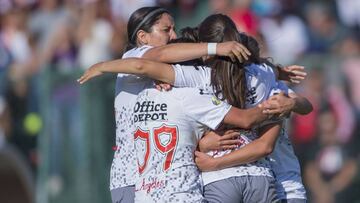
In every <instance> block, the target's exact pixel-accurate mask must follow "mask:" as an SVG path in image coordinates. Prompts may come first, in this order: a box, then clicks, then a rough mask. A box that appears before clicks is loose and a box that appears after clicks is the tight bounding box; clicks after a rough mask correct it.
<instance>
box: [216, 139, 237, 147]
mask: <svg viewBox="0 0 360 203" xmlns="http://www.w3.org/2000/svg"><path fill="white" fill-rule="evenodd" d="M239 143H240V140H238V139H236V140H222V141H220V146H226V145H238V144H239Z"/></svg>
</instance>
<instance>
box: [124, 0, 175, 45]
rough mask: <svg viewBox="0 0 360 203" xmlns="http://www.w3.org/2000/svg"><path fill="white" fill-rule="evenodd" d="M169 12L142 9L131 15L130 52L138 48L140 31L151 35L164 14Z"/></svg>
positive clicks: (151, 8)
mask: <svg viewBox="0 0 360 203" xmlns="http://www.w3.org/2000/svg"><path fill="white" fill-rule="evenodd" d="M164 13H167V14H169V15H170V13H169V11H168V10H166V9H164V8H162V7H157V6H154V7H142V8H139V9H138V10H136V11H135V12H134V13H132V14H131V16H130V18H129V21H128V24H127V35H128V46H127V48H126V50H130V49H132V48H134V47H136V46H137V41H136V34H137V32H138V31H139V30H143V31H145V32H148V33H150V32H151V31H152V26H153V25H154V24H155V23H156V22H157V21H158V20H159V19H160V18H161V16H162V14H164Z"/></svg>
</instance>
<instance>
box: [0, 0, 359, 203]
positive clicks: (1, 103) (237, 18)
mask: <svg viewBox="0 0 360 203" xmlns="http://www.w3.org/2000/svg"><path fill="white" fill-rule="evenodd" d="M155 5H160V6H163V7H165V8H167V9H169V10H170V11H171V13H172V14H173V16H174V20H175V25H176V29H177V30H178V31H179V30H180V29H181V28H184V27H186V26H196V25H197V24H198V23H200V22H201V21H202V20H203V19H204V18H205V17H206V16H208V15H210V14H212V13H224V14H227V15H229V16H230V17H231V18H232V19H233V20H234V22H235V23H236V25H237V27H238V29H239V31H241V32H246V33H249V34H251V35H253V36H255V37H256V38H257V39H258V40H259V41H260V42H261V45H262V47H261V48H262V54H263V55H264V56H269V57H271V58H272V60H274V62H275V63H279V64H282V65H284V66H286V65H290V64H298V65H304V66H305V67H306V71H307V73H308V76H307V78H306V80H305V81H303V82H302V84H300V85H296V86H294V87H293V89H294V90H295V91H296V92H298V93H299V94H301V95H303V96H306V97H307V98H308V99H309V100H310V101H311V102H312V104H313V106H314V111H313V112H312V113H310V114H309V115H307V116H296V115H293V116H292V119H291V122H290V123H289V125H290V128H291V137H292V140H293V143H294V148H295V151H296V154H297V155H298V157H299V159H300V162H301V166H302V173H303V180H304V183H305V185H306V187H307V189H308V195H309V199H310V202H318V203H333V202H360V193H359V192H360V175H359V174H360V173H359V164H360V157H359V154H360V149H359V148H357V146H358V145H359V144H360V133H359V132H360V131H359V130H360V128H359V123H360V122H359V121H360V79H358V78H357V77H360V1H359V0H311V1H310V0H0V151H1V148H2V147H4V146H8V145H11V146H13V147H14V150H17V151H20V153H21V156H22V157H24V158H23V159H24V160H25V162H26V164H27V165H29V166H30V168H31V170H32V171H33V177H34V178H35V177H36V175H37V169H38V168H40V167H41V164H42V159H41V157H42V154H41V153H39V150H38V142H39V140H40V139H41V138H39V134H41V133H42V132H43V129H44V125H50V129H51V130H50V131H49V132H48V134H47V135H44V136H47V137H49V139H50V141H49V143H50V144H52V147H50V149H49V151H48V153H50V154H53V155H54V157H58V156H60V154H61V153H63V151H62V149H61V145H59V143H61V142H62V139H64V138H63V136H64V134H71V135H74V136H73V137H72V138H71V139H72V142H73V145H74V146H70V147H74V148H77V150H81V145H82V144H81V143H82V142H83V141H84V140H83V139H85V138H84V137H81V136H78V137H76V135H78V134H81V133H80V131H81V129H82V128H83V126H82V125H80V124H79V122H78V121H79V120H81V119H82V118H81V113H79V110H78V109H79V106H78V104H77V102H76V101H77V100H78V98H79V86H78V84H76V82H75V80H65V79H63V78H62V77H51V78H52V79H53V80H57V82H56V85H53V86H52V87H49V88H50V90H49V91H50V94H49V95H48V96H49V101H50V103H51V104H50V107H49V109H48V112H49V114H50V115H51V122H49V121H45V120H44V116H43V115H44V114H43V113H42V112H43V108H44V104H43V102H42V101H43V99H44V98H43V94H42V93H43V91H44V89H43V87H42V85H41V82H42V81H44V80H46V79H48V78H44V77H45V76H44V74H43V73H44V72H47V73H50V74H52V73H56V75H57V76H59V75H60V76H64V75H65V76H66V75H76V74H77V73H79V72H81V71H83V70H85V69H86V68H88V67H90V65H92V64H94V63H97V62H100V61H104V60H110V59H117V58H120V57H121V56H122V53H123V51H124V48H125V46H126V41H127V39H126V36H127V35H126V23H127V19H128V18H129V16H130V15H131V13H132V12H133V11H135V10H136V9H137V8H139V7H143V6H155ZM74 78H76V77H74ZM100 99H101V98H100ZM108 108H112V106H109V107H108ZM109 122H113V121H109ZM114 132H115V130H114ZM113 138H115V133H114V137H113ZM113 138H111V139H113ZM113 140H115V139H113ZM108 147H111V146H108ZM55 155H56V156H55ZM110 156H111V155H110ZM78 158H79V159H81V156H80V157H78ZM50 162H51V161H50ZM0 164H3V163H0ZM61 164H62V163H61V161H58V160H55V159H54V160H53V163H52V162H51V163H50V169H49V170H50V171H52V173H54V174H60V173H61V169H59V168H61ZM63 164H65V163H63ZM0 184H1V182H0ZM0 187H2V186H1V185H0ZM104 189H106V188H104Z"/></svg>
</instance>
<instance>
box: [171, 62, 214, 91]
mask: <svg viewBox="0 0 360 203" xmlns="http://www.w3.org/2000/svg"><path fill="white" fill-rule="evenodd" d="M173 68H174V72H175V81H174V86H175V87H195V88H204V87H207V86H209V85H210V76H211V69H210V68H209V67H202V66H199V67H195V66H182V65H179V64H176V65H173Z"/></svg>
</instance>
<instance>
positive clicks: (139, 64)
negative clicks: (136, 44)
mask: <svg viewBox="0 0 360 203" xmlns="http://www.w3.org/2000/svg"><path fill="white" fill-rule="evenodd" d="M145 64H146V62H145V61H144V60H140V59H137V60H135V61H134V63H133V67H134V68H135V73H136V74H139V75H144V74H145V68H144V67H145Z"/></svg>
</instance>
